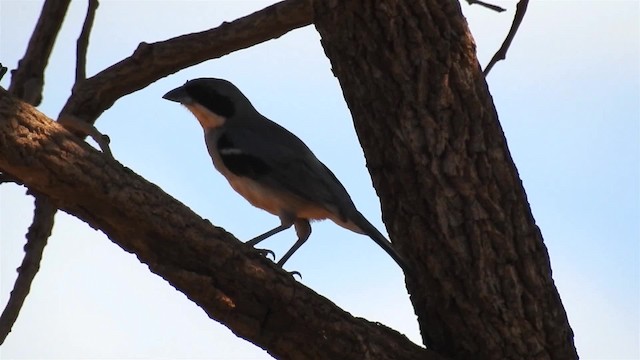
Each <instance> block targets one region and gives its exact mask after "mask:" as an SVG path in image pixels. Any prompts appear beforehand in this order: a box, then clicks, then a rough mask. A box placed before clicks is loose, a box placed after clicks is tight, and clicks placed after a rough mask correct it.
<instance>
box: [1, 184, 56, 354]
mask: <svg viewBox="0 0 640 360" xmlns="http://www.w3.org/2000/svg"><path fill="white" fill-rule="evenodd" d="M56 210H57V209H56V207H55V206H53V205H52V204H51V202H50V201H49V200H48V199H47V198H46V197H45V196H36V197H35V209H34V211H33V223H32V224H31V226H30V227H29V231H28V232H27V236H26V237H27V243H26V245H25V246H24V252H25V255H24V259H22V264H21V265H20V268H18V277H17V278H16V282H15V284H14V286H13V290H12V291H11V295H10V296H9V301H8V302H7V305H6V306H5V308H4V310H3V311H2V315H1V316H0V344H2V343H4V340H5V339H6V338H7V335H9V333H10V332H11V328H12V327H13V324H14V323H15V321H16V320H17V319H18V314H19V313H20V309H21V308H22V304H24V300H25V299H26V298H27V295H29V290H30V289H31V283H32V282H33V279H34V278H35V276H36V274H37V273H38V270H39V269H40V260H42V252H43V251H44V247H45V246H46V245H47V239H48V238H49V236H51V230H52V229H53V218H54V214H55V213H56Z"/></svg>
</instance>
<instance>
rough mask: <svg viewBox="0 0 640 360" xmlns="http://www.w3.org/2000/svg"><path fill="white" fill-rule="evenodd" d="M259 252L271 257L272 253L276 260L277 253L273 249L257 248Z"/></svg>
mask: <svg viewBox="0 0 640 360" xmlns="http://www.w3.org/2000/svg"><path fill="white" fill-rule="evenodd" d="M256 251H257V252H259V253H260V254H262V256H264V257H266V258H269V255H271V256H272V257H273V260H274V261H275V260H276V253H274V252H273V251H271V250H269V249H256Z"/></svg>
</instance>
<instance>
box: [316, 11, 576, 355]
mask: <svg viewBox="0 0 640 360" xmlns="http://www.w3.org/2000/svg"><path fill="white" fill-rule="evenodd" d="M314 11H315V24H316V28H317V29H318V31H319V32H320V34H321V36H322V44H323V46H324V49H325V52H326V54H327V56H328V57H329V59H330V60H331V64H332V67H333V72H334V74H335V75H336V77H337V78H338V80H339V81H340V84H341V86H342V89H343V92H344V96H345V99H346V101H347V104H348V106H349V108H350V110H351V113H352V115H353V118H354V122H355V127H356V131H357V133H358V136H359V138H360V142H361V144H362V146H363V149H364V152H365V156H366V159H367V164H368V167H369V170H370V172H371V174H372V177H373V181H374V185H375V188H376V189H377V191H378V194H379V195H380V197H381V199H382V210H383V217H384V220H385V224H386V226H387V229H388V231H389V234H390V237H391V239H392V240H393V242H394V245H395V246H396V248H397V249H398V251H399V252H400V253H401V254H402V255H404V256H405V257H406V258H407V260H408V261H409V263H410V265H411V266H412V268H413V271H412V272H411V273H409V274H406V275H407V287H408V289H409V292H410V294H411V301H412V302H413V305H414V308H415V310H416V314H417V315H418V318H419V323H420V329H421V332H422V336H423V339H424V343H425V345H427V347H428V348H431V349H433V350H435V351H436V352H438V353H439V354H441V355H444V356H448V357H452V358H456V359H576V358H577V354H576V351H575V347H574V344H573V333H572V331H571V328H570V326H569V324H568V321H567V317H566V313H565V311H564V308H563V306H562V303H561V301H560V297H559V295H558V292H557V290H556V288H555V285H554V283H553V280H552V278H551V267H550V263H549V256H548V254H547V249H546V247H545V246H544V243H543V239H542V236H541V233H540V231H539V229H538V227H537V226H536V224H535V221H534V218H533V216H532V214H531V211H530V208H529V205H528V202H527V198H526V194H525V191H524V189H523V187H522V184H521V181H520V179H519V176H518V172H517V170H516V167H515V165H514V163H513V160H512V159H511V156H510V154H509V151H508V149H507V144H506V140H505V138H504V134H503V132H502V129H501V127H500V124H499V122H498V117H497V114H496V111H495V108H494V106H493V103H492V99H491V96H490V95H489V91H488V88H487V84H486V82H485V79H484V76H483V75H482V71H481V69H480V67H479V65H478V62H477V59H476V57H475V45H474V43H473V39H472V36H471V34H470V32H469V29H468V27H467V24H466V21H465V19H464V17H463V16H462V13H461V10H460V6H459V4H458V2H456V1H438V0H419V1H416V0H388V1H375V0H358V1H355V0H351V1H345V0H341V1H338V0H331V1H326V0H325V1H315V3H314Z"/></svg>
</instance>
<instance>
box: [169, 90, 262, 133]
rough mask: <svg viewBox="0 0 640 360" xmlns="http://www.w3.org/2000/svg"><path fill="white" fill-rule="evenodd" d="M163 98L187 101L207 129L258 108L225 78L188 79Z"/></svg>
mask: <svg viewBox="0 0 640 360" xmlns="http://www.w3.org/2000/svg"><path fill="white" fill-rule="evenodd" d="M162 98H163V99H166V100H170V101H175V102H178V103H180V104H182V105H184V106H185V107H186V108H187V109H189V111H191V112H192V113H193V115H195V117H196V118H197V119H198V121H199V122H200V124H201V125H202V127H203V128H204V129H205V130H208V129H211V128H217V127H220V126H222V125H223V124H224V123H225V122H226V121H227V120H228V119H231V118H233V117H237V116H242V115H245V114H249V113H251V112H255V111H256V110H255V109H254V107H253V105H251V102H250V101H249V99H247V98H246V97H245V96H244V94H242V92H241V91H240V90H239V89H238V88H237V87H236V86H235V85H233V84H232V83H230V82H229V81H227V80H223V79H215V78H201V79H194V80H189V81H187V82H186V83H185V84H184V85H182V86H180V87H177V88H175V89H173V90H171V91H169V92H168V93H166V94H164V96H163V97H162Z"/></svg>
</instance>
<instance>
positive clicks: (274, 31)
mask: <svg viewBox="0 0 640 360" xmlns="http://www.w3.org/2000/svg"><path fill="white" fill-rule="evenodd" d="M312 21H313V12H312V8H311V0H285V1H282V2H279V3H277V4H274V5H271V6H269V7H267V8H264V9H262V10H260V11H257V12H255V13H253V14H251V15H248V16H245V17H243V18H240V19H237V20H234V21H232V22H229V23H227V22H225V23H223V24H222V25H220V26H219V27H217V28H214V29H211V30H207V31H203V32H199V33H193V34H188V35H183V36H179V37H175V38H172V39H169V40H166V41H161V42H156V43H152V44H147V43H141V44H140V45H139V46H138V48H137V49H136V50H135V52H134V53H133V55H131V56H130V57H128V58H126V59H124V60H122V61H120V62H118V63H116V64H114V65H112V66H111V67H109V68H107V69H105V70H103V71H102V72H100V73H98V74H96V75H95V76H93V77H91V78H89V79H87V80H86V81H83V82H81V83H79V84H77V86H75V87H74V91H73V94H72V95H71V97H70V98H69V100H68V101H67V103H66V104H65V106H64V107H63V109H62V111H61V116H60V117H61V118H63V117H64V116H62V115H74V116H76V117H77V118H80V119H82V120H84V121H86V122H88V123H90V124H93V123H94V122H95V120H96V119H97V118H98V116H100V114H102V112H104V111H105V110H106V109H108V108H110V107H111V106H112V105H113V104H114V103H115V102H116V100H118V99H119V98H121V97H123V96H125V95H127V94H130V93H132V92H134V91H137V90H140V89H142V88H144V87H146V86H148V85H149V84H151V83H153V82H155V81H156V80H158V79H161V78H163V77H165V76H167V75H170V74H173V73H175V72H177V71H179V70H182V69H184V68H187V67H189V66H193V65H196V64H199V63H201V62H204V61H206V60H210V59H215V58H219V57H222V56H224V55H227V54H229V53H231V52H233V51H237V50H241V49H245V48H247V47H250V46H253V45H256V44H259V43H262V42H264V41H267V40H271V39H275V38H278V37H280V36H282V35H284V34H286V33H287V32H289V31H291V30H293V29H297V28H299V27H303V26H306V25H309V24H311V22H312Z"/></svg>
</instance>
